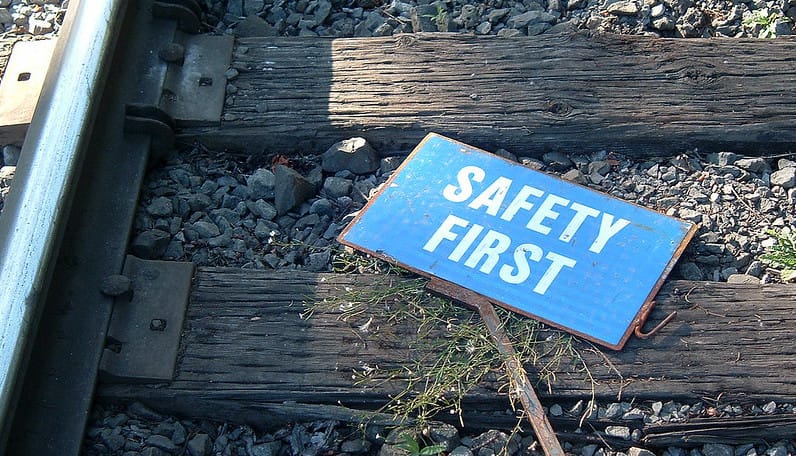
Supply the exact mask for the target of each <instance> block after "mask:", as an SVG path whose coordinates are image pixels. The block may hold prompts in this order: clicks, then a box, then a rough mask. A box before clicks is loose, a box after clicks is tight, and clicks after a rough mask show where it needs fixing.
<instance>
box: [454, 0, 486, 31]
mask: <svg viewBox="0 0 796 456" xmlns="http://www.w3.org/2000/svg"><path fill="white" fill-rule="evenodd" d="M456 19H457V20H458V22H459V23H461V24H462V26H463V27H464V29H465V30H472V29H473V28H475V26H476V25H478V23H479V21H480V19H481V17H480V15H479V14H478V8H477V7H476V6H475V5H471V4H466V5H462V11H461V13H460V14H459V17H457V18H456ZM487 24H488V22H487ZM490 27H491V24H490Z"/></svg>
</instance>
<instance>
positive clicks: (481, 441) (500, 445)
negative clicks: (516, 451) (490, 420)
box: [470, 429, 513, 454]
mask: <svg viewBox="0 0 796 456" xmlns="http://www.w3.org/2000/svg"><path fill="white" fill-rule="evenodd" d="M510 443H511V442H509V436H508V435H506V433H504V432H501V431H498V430H495V429H492V430H489V431H486V432H484V433H483V434H480V435H478V436H477V437H475V438H474V439H473V443H472V445H470V449H471V450H473V451H474V452H478V451H479V450H481V449H482V448H488V449H489V450H492V452H493V453H495V454H497V453H500V452H503V451H505V452H506V454H512V453H513V451H511V448H510V445H509V444H510ZM478 454H480V452H479V453H478Z"/></svg>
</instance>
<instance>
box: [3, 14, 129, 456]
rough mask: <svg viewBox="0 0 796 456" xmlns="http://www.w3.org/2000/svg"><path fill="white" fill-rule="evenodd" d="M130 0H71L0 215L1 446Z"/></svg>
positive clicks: (25, 366)
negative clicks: (118, 34) (106, 75)
mask: <svg viewBox="0 0 796 456" xmlns="http://www.w3.org/2000/svg"><path fill="white" fill-rule="evenodd" d="M125 4H126V2H125V1H122V0H90V1H89V0H78V1H74V0H73V1H72V2H70V4H69V9H68V12H67V15H66V18H65V21H64V27H63V29H62V31H61V35H60V38H59V39H58V43H57V44H56V47H55V51H54V53H53V58H52V61H51V63H50V67H49V70H48V72H47V77H46V79H45V82H44V87H43V89H42V93H41V96H40V97H39V101H38V104H37V107H36V110H35V113H34V115H33V119H32V121H31V123H30V126H29V128H28V133H27V136H26V139H25V142H24V144H23V147H22V153H21V157H20V160H19V164H18V166H17V171H16V176H15V179H14V182H13V187H12V189H11V191H10V193H9V195H8V199H7V200H6V203H5V208H4V210H3V212H2V214H0V430H2V434H0V437H2V441H0V444H2V443H4V442H5V440H6V438H7V435H8V432H9V427H10V422H11V421H12V416H13V413H14V410H15V408H16V403H17V401H18V394H19V391H20V389H21V385H20V383H21V379H22V378H23V376H24V374H25V371H26V368H27V362H28V357H29V354H30V350H31V346H32V342H33V339H34V338H35V336H36V328H37V325H38V321H39V317H40V315H41V309H42V307H43V303H44V301H45V298H46V295H47V290H48V288H49V281H50V278H51V276H52V272H53V270H54V264H55V260H56V258H57V254H58V249H59V248H60V243H61V242H60V241H61V238H62V235H63V231H64V228H65V225H66V220H67V218H68V215H69V210H70V207H71V203H72V201H73V199H74V198H75V195H74V193H75V190H74V189H75V183H76V182H77V181H78V178H79V176H80V172H81V168H82V162H83V156H84V155H85V153H84V152H85V149H86V147H87V142H88V139H89V138H90V136H91V135H90V133H91V131H92V127H93V123H94V119H95V117H96V112H97V107H98V105H99V100H98V98H99V95H98V94H100V93H101V92H102V88H103V87H104V85H105V74H106V68H107V67H108V66H109V62H110V58H111V54H112V52H113V48H114V46H115V44H116V39H117V34H116V33H115V32H114V30H115V29H116V26H117V25H118V23H119V21H120V20H121V19H122V16H123V11H124V6H125Z"/></svg>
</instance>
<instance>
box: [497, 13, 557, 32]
mask: <svg viewBox="0 0 796 456" xmlns="http://www.w3.org/2000/svg"><path fill="white" fill-rule="evenodd" d="M555 20H556V16H555V15H553V14H550V13H547V12H544V11H526V12H524V13H522V14H518V15H516V16H511V17H510V18H509V19H508V21H506V24H507V25H508V26H509V27H511V28H514V29H521V28H524V27H528V26H529V25H532V24H538V23H540V22H546V23H548V24H549V23H552V22H555Z"/></svg>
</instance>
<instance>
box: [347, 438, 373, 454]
mask: <svg viewBox="0 0 796 456" xmlns="http://www.w3.org/2000/svg"><path fill="white" fill-rule="evenodd" d="M371 445H372V444H371V443H370V442H369V441H367V440H365V439H353V440H346V441H345V442H343V443H342V444H341V445H340V451H342V452H343V453H349V454H361V453H367V452H368V451H370V447H371Z"/></svg>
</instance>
